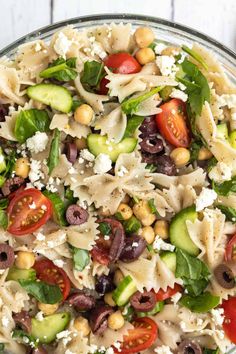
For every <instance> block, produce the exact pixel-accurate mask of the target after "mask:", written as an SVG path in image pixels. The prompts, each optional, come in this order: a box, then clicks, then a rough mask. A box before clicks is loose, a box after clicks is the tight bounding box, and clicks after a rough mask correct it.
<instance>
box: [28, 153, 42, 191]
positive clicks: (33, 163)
mask: <svg viewBox="0 0 236 354" xmlns="http://www.w3.org/2000/svg"><path fill="white" fill-rule="evenodd" d="M43 177H44V174H43V173H42V171H41V161H38V160H34V159H31V160H30V172H29V180H30V182H31V183H32V184H33V185H34V186H35V187H36V188H38V189H41V188H42V187H43V184H42V183H41V182H39V179H40V178H43ZM37 181H38V182H39V184H37V183H36V182H37ZM39 187H41V188H39Z"/></svg>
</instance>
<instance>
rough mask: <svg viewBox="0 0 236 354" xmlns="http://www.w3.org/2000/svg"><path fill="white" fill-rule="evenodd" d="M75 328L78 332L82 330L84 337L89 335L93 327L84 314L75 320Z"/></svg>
mask: <svg viewBox="0 0 236 354" xmlns="http://www.w3.org/2000/svg"><path fill="white" fill-rule="evenodd" d="M74 328H75V329H76V330H77V331H78V332H81V333H82V334H83V336H84V337H87V336H88V335H89V333H90V332H91V328H90V326H89V322H88V320H87V318H84V317H82V316H79V317H77V318H76V319H75V320H74Z"/></svg>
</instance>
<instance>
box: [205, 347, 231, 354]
mask: <svg viewBox="0 0 236 354" xmlns="http://www.w3.org/2000/svg"><path fill="white" fill-rule="evenodd" d="M219 353H220V349H219V348H217V349H207V348H204V349H203V354H219ZM232 354H233V353H232Z"/></svg>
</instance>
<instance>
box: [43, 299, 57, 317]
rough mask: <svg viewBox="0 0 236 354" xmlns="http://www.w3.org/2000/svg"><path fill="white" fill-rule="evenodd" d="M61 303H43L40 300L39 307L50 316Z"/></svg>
mask: <svg viewBox="0 0 236 354" xmlns="http://www.w3.org/2000/svg"><path fill="white" fill-rule="evenodd" d="M58 307H59V304H58V303H57V304H43V303H42V302H38V308H39V310H40V311H42V312H43V313H44V315H46V316H49V315H52V314H53V313H55V312H56V311H57V309H58Z"/></svg>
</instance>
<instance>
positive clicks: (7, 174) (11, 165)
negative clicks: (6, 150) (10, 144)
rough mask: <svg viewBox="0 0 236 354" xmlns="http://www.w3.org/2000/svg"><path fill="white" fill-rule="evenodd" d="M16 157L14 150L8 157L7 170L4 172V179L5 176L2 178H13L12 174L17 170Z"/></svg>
mask: <svg viewBox="0 0 236 354" xmlns="http://www.w3.org/2000/svg"><path fill="white" fill-rule="evenodd" d="M16 156H17V155H16V151H15V150H12V151H11V152H10V154H9V155H6V164H7V167H6V170H5V171H4V174H3V176H4V177H3V176H1V177H3V178H5V179H6V178H9V177H11V175H12V172H13V170H14V168H15V163H16ZM4 182H5V181H4Z"/></svg>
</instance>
